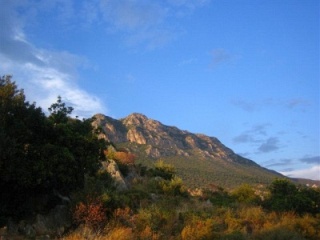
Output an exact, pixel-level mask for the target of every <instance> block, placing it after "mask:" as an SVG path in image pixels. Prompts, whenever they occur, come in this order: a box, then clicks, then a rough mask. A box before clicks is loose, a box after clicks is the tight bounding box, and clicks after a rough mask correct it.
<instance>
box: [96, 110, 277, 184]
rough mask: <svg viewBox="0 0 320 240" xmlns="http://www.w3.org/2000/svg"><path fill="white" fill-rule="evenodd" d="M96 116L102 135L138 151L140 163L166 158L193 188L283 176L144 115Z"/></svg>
mask: <svg viewBox="0 0 320 240" xmlns="http://www.w3.org/2000/svg"><path fill="white" fill-rule="evenodd" d="M94 119H95V120H94V121H93V123H92V124H93V126H95V127H96V128H101V129H102V132H101V134H100V137H101V138H104V139H106V140H107V141H110V142H112V143H114V144H115V145H116V146H117V147H122V148H125V149H127V150H128V151H131V152H133V153H134V154H136V155H137V163H143V164H145V165H147V166H152V165H153V163H154V161H155V160H157V159H163V160H164V161H166V162H169V163H171V164H173V165H174V166H175V168H176V170H177V174H178V175H179V176H180V177H181V178H182V179H183V181H184V182H185V183H186V184H187V185H189V186H192V187H200V186H201V187H203V186H209V185H218V186H223V187H227V188H231V187H235V186H237V185H239V184H241V183H251V184H269V183H270V182H271V181H272V180H273V179H274V178H275V177H283V176H282V175H281V174H279V173H277V172H275V171H271V170H268V169H266V168H263V167H261V166H259V165H258V164H257V163H255V162H254V161H252V160H249V159H246V158H244V157H241V156H239V155H237V154H235V153H234V152H233V151H232V150H231V149H229V148H227V147H226V146H224V145H223V144H222V143H221V142H220V141H219V140H218V139H217V138H215V137H209V136H206V135H203V134H194V133H191V132H188V131H184V130H180V129H178V128H177V127H172V126H166V125H164V124H162V123H160V122H159V121H156V120H153V119H149V118H148V117H146V116H145V115H143V114H139V113H133V114H131V115H129V116H127V117H126V118H122V119H119V120H117V119H113V118H111V117H108V116H105V115H102V114H96V115H95V116H94Z"/></svg>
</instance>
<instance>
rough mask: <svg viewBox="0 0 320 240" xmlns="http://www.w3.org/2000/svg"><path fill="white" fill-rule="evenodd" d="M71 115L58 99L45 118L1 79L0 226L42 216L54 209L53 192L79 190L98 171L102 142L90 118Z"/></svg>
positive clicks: (14, 85) (4, 78) (17, 91)
mask: <svg viewBox="0 0 320 240" xmlns="http://www.w3.org/2000/svg"><path fill="white" fill-rule="evenodd" d="M72 110H73V109H72V107H67V106H66V105H65V103H64V102H63V101H62V100H61V97H58V99H57V102H56V103H54V104H52V105H51V107H50V108H49V112H50V114H49V116H46V115H45V113H44V112H43V111H42V109H41V108H40V107H37V106H36V105H35V103H32V104H30V103H29V102H28V101H26V97H25V94H24V92H23V90H21V89H18V87H17V85H16V84H15V82H13V81H12V79H11V77H10V76H4V77H1V78H0V189H1V194H0V218H1V219H0V225H3V224H4V223H5V222H6V220H7V218H8V217H14V218H20V217H22V216H26V215H28V214H31V213H32V212H34V211H35V210H37V211H46V210H47V209H49V208H50V207H52V206H53V205H54V204H56V202H55V199H54V197H53V192H59V193H61V194H65V195H68V194H69V193H70V192H71V191H75V190H78V189H82V188H83V186H84V178H85V175H94V174H95V172H96V171H97V168H98V166H99V159H100V158H101V157H102V156H103V152H102V151H103V149H104V148H105V143H104V142H103V141H101V140H98V139H97V137H96V134H95V132H94V131H93V129H92V127H91V119H87V120H79V119H74V118H71V117H69V115H70V114H71V113H72ZM41 198H42V199H47V200H46V201H43V202H42V203H39V201H37V200H38V199H41ZM39 208H40V209H39Z"/></svg>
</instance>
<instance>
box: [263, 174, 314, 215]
mask: <svg viewBox="0 0 320 240" xmlns="http://www.w3.org/2000/svg"><path fill="white" fill-rule="evenodd" d="M269 190H270V197H269V198H268V199H267V200H266V201H265V202H264V205H265V207H267V208H269V209H270V210H274V211H282V212H283V211H294V212H296V213H299V214H302V213H313V214H317V213H320V206H319V203H320V191H319V190H318V189H312V188H307V187H302V186H299V187H298V186H296V185H295V184H294V183H292V182H290V181H289V180H287V179H276V180H274V181H273V182H272V184H271V185H270V187H269Z"/></svg>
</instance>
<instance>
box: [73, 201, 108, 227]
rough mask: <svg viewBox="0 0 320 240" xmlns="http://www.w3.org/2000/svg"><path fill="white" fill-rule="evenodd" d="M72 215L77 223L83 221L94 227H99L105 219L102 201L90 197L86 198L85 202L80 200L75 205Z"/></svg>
mask: <svg viewBox="0 0 320 240" xmlns="http://www.w3.org/2000/svg"><path fill="white" fill-rule="evenodd" d="M73 217H74V220H75V221H76V222H77V223H84V224H85V225H87V226H91V227H94V228H97V227H101V226H102V225H104V224H105V222H106V220H107V217H106V209H105V208H104V207H103V203H102V201H101V200H100V199H97V198H91V197H89V198H87V201H86V203H83V202H80V203H79V204H78V205H77V206H76V208H75V211H74V213H73Z"/></svg>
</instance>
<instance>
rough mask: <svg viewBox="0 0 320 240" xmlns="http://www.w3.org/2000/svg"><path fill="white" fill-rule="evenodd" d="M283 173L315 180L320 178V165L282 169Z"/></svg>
mask: <svg viewBox="0 0 320 240" xmlns="http://www.w3.org/2000/svg"><path fill="white" fill-rule="evenodd" d="M281 174H283V175H286V176H288V177H292V178H307V179H313V180H320V165H318V166H313V167H311V168H307V169H300V170H293V171H282V172H281Z"/></svg>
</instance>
